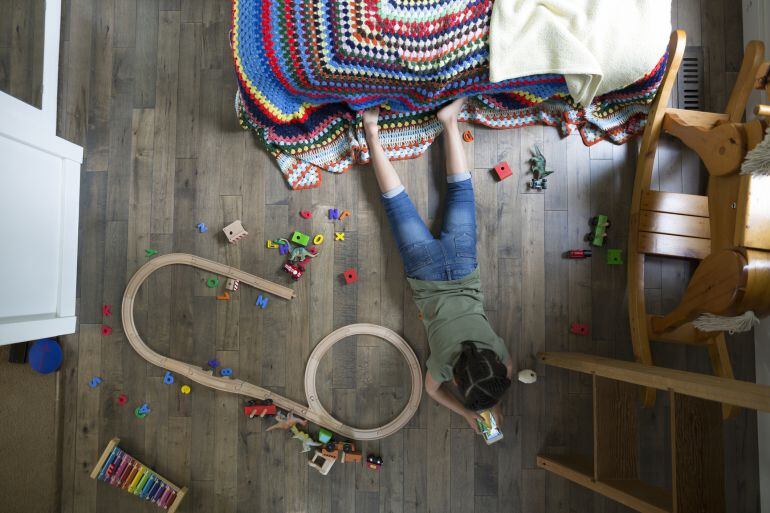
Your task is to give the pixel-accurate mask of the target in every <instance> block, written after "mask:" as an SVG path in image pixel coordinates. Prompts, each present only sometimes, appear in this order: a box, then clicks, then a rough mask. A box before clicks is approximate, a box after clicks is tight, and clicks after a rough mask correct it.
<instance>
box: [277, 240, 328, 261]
mask: <svg viewBox="0 0 770 513" xmlns="http://www.w3.org/2000/svg"><path fill="white" fill-rule="evenodd" d="M275 242H277V243H278V244H280V245H281V246H287V247H288V248H289V262H297V261H300V262H301V261H302V260H304V259H306V258H315V257H317V256H318V254H316V253H312V252H311V251H309V250H308V249H307V248H303V247H301V246H298V247H296V248H292V247H291V244H289V241H288V240H286V239H276V240H275Z"/></svg>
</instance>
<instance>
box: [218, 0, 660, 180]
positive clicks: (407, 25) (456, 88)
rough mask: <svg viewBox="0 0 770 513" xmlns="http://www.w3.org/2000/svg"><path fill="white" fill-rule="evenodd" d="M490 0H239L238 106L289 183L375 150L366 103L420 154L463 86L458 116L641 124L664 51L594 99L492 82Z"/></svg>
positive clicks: (538, 79)
mask: <svg viewBox="0 0 770 513" xmlns="http://www.w3.org/2000/svg"><path fill="white" fill-rule="evenodd" d="M491 10H492V0H355V1H354V0H233V27H232V34H231V44H232V49H233V56H234V59H235V68H236V72H237V75H238V82H239V89H238V94H237V95H236V110H237V113H238V115H239V118H240V121H241V124H242V126H243V127H244V128H247V129H251V130H253V131H254V132H255V134H256V136H257V138H258V140H259V142H260V143H261V144H262V145H264V147H265V148H266V149H267V151H269V152H270V154H272V155H273V157H274V158H275V159H276V161H277V163H278V166H279V168H280V170H281V172H282V173H283V175H284V177H285V178H286V181H287V182H288V184H289V186H290V187H291V188H293V189H306V188H310V187H316V186H318V185H320V183H321V179H322V173H321V171H322V170H325V171H330V172H333V173H341V172H344V171H346V170H348V169H349V168H350V167H351V166H352V165H353V164H355V163H357V162H361V163H363V162H368V158H369V155H368V151H367V148H366V140H365V138H364V135H363V131H362V128H361V117H360V111H361V110H363V109H366V108H368V107H371V106H375V105H384V106H385V107H386V108H385V109H384V110H381V116H380V138H381V140H382V142H383V145H384V146H385V149H386V152H387V153H388V155H389V157H390V158H392V159H406V158H414V157H418V156H419V155H420V154H422V153H423V152H424V151H425V149H426V148H427V147H428V146H429V145H430V144H431V142H432V141H433V139H435V137H436V136H437V135H438V134H439V133H440V132H441V127H440V124H439V123H438V122H437V121H436V117H435V110H436V109H437V108H438V107H439V106H440V105H442V104H443V103H445V102H447V101H449V100H451V99H453V98H457V97H460V96H468V97H470V98H469V101H468V102H467V103H466V107H465V109H464V112H463V114H462V115H461V118H460V119H461V120H462V121H470V122H474V123H479V124H482V125H485V126H489V127H493V128H517V127H522V126H527V125H533V124H536V123H542V124H546V125H551V126H556V127H558V128H559V129H560V130H561V132H562V133H563V134H565V135H566V134H569V133H570V132H572V131H573V130H575V129H578V130H580V133H581V135H582V137H583V141H584V142H585V144H587V145H591V144H594V143H596V142H598V141H600V140H602V139H609V140H611V141H612V142H614V143H617V144H621V143H623V142H625V141H627V140H628V139H629V138H631V137H633V136H634V135H635V134H637V133H639V132H641V131H642V130H643V128H644V125H645V120H646V116H647V112H648V110H649V105H650V103H651V102H652V99H653V97H654V95H655V93H656V91H657V87H658V85H659V84H660V81H661V79H662V76H663V71H664V68H665V56H664V57H663V58H662V59H661V61H660V63H659V64H658V65H657V66H656V67H655V69H653V70H651V71H650V73H649V74H648V75H647V76H645V77H642V78H641V79H640V80H639V81H637V82H636V83H634V84H632V85H630V86H628V87H626V88H624V89H622V90H619V91H615V92H612V93H609V94H606V95H604V96H601V97H598V98H596V99H595V101H594V102H593V103H592V104H591V105H590V106H589V107H587V108H585V109H582V108H578V107H577V106H576V105H575V104H574V103H573V102H572V101H571V99H570V97H569V94H568V92H567V87H566V84H565V82H564V79H563V77H562V76H561V75H537V76H530V77H522V78H518V79H513V80H507V81H504V82H498V83H494V84H492V83H490V82H489V80H488V78H489V67H488V66H489V65H488V60H489V58H488V57H489V56H488V48H487V35H488V31H489V22H490V14H491Z"/></svg>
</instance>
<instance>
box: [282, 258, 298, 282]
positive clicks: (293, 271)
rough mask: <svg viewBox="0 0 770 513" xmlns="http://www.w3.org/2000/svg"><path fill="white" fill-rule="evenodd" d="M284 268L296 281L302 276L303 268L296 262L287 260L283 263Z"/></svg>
mask: <svg viewBox="0 0 770 513" xmlns="http://www.w3.org/2000/svg"><path fill="white" fill-rule="evenodd" d="M283 270H284V271H286V272H287V273H289V276H291V279H292V280H294V281H297V280H299V279H300V278H302V270H301V269H300V268H299V267H297V266H296V265H294V264H291V263H289V262H286V263H285V264H283Z"/></svg>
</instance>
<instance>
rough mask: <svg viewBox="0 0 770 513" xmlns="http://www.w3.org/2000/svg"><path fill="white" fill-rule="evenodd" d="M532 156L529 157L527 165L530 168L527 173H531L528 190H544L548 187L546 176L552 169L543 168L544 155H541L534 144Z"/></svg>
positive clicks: (551, 172)
mask: <svg viewBox="0 0 770 513" xmlns="http://www.w3.org/2000/svg"><path fill="white" fill-rule="evenodd" d="M533 153H534V156H533V157H532V158H530V159H529V165H530V166H531V169H530V170H529V171H528V173H531V174H532V179H531V180H530V181H529V188H530V190H536V191H544V190H545V189H547V188H548V180H547V179H546V176H548V175H551V174H553V171H546V169H545V157H544V156H543V154H542V152H541V151H540V148H539V147H538V146H537V144H536V145H535V149H534V151H533Z"/></svg>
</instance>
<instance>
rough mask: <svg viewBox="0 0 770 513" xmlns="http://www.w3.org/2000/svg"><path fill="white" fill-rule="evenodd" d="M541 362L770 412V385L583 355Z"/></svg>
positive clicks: (543, 355) (551, 356)
mask: <svg viewBox="0 0 770 513" xmlns="http://www.w3.org/2000/svg"><path fill="white" fill-rule="evenodd" d="M538 358H539V359H540V360H541V361H542V362H543V363H545V364H547V365H553V366H555V367H561V368H563V369H570V370H574V371H578V372H585V373H590V374H596V375H598V376H602V377H605V378H610V379H617V380H619V381H625V382H627V383H634V384H637V385H643V386H647V387H652V388H657V389H658V390H673V391H674V392H677V393H680V394H687V395H691V396H693V397H700V398H702V399H710V400H712V401H717V402H722V403H728V404H735V405H737V406H743V407H745V408H751V409H753V410H763V411H770V386H767V385H758V384H756V383H749V382H747V381H739V380H734V379H725V378H719V377H716V376H709V375H707V374H698V373H695V372H686V371H680V370H674V369H667V368H665V367H655V366H651V365H644V364H641V363H636V362H627V361H623V360H613V359H612V358H603V357H601V356H591V355H586V354H579V353H539V354H538Z"/></svg>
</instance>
